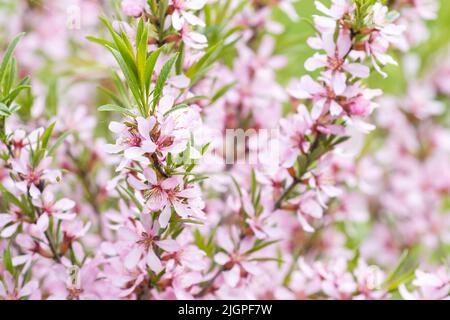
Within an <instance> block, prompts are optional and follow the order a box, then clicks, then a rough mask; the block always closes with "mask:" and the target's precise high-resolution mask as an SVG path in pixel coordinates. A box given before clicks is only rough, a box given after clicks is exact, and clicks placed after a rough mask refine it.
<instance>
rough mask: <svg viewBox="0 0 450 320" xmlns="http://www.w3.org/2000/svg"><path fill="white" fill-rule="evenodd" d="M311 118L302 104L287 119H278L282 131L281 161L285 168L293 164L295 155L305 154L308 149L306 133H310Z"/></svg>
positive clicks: (295, 158) (308, 143)
mask: <svg viewBox="0 0 450 320" xmlns="http://www.w3.org/2000/svg"><path fill="white" fill-rule="evenodd" d="M312 124H313V122H312V119H311V117H310V115H309V113H308V110H307V109H306V107H305V106H304V105H300V106H299V107H298V112H297V113H295V114H293V115H290V116H289V117H288V118H287V119H281V120H280V129H281V131H282V134H283V135H282V139H283V140H284V142H285V144H282V145H281V147H282V150H283V151H282V154H281V163H282V164H283V166H284V167H285V168H290V167H292V166H293V165H294V163H295V161H296V160H297V157H298V156H299V155H301V154H306V153H307V152H308V151H309V147H310V142H309V141H308V139H307V135H308V134H310V133H311V127H312Z"/></svg>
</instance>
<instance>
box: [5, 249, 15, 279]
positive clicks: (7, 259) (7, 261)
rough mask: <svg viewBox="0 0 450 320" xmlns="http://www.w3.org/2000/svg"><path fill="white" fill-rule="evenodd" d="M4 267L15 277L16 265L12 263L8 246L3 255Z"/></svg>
mask: <svg viewBox="0 0 450 320" xmlns="http://www.w3.org/2000/svg"><path fill="white" fill-rule="evenodd" d="M3 265H4V266H5V269H6V270H8V272H9V273H10V274H12V275H14V265H13V262H12V257H11V248H10V246H7V248H6V250H5V251H4V253H3Z"/></svg>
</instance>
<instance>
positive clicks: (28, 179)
mask: <svg viewBox="0 0 450 320" xmlns="http://www.w3.org/2000/svg"><path fill="white" fill-rule="evenodd" d="M51 162H52V158H51V157H45V158H44V159H42V161H40V162H39V163H38V164H37V165H36V166H33V165H32V164H31V163H30V154H29V152H28V151H26V150H22V152H21V154H20V158H19V159H13V160H11V165H12V170H13V172H14V173H16V174H17V176H18V179H19V181H18V182H16V183H15V187H16V188H17V189H18V190H19V191H20V192H22V193H27V192H28V191H29V192H30V195H31V196H32V197H36V196H37V195H39V194H40V191H39V189H38V187H41V183H43V182H45V181H47V182H50V183H54V182H56V181H57V180H59V179H60V178H59V177H60V172H59V171H57V170H51V169H49V167H50V164H51Z"/></svg>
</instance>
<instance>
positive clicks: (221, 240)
mask: <svg viewBox="0 0 450 320" xmlns="http://www.w3.org/2000/svg"><path fill="white" fill-rule="evenodd" d="M217 241H218V244H219V246H220V247H221V248H222V249H223V251H220V252H219V253H216V254H215V256H214V261H215V262H216V263H217V264H219V265H221V266H223V267H224V271H223V277H224V279H225V283H226V284H227V285H229V286H230V287H236V286H237V285H238V283H239V280H240V279H241V278H246V277H247V275H248V274H253V275H255V274H256V273H257V269H256V265H255V262H253V261H251V257H250V256H249V254H247V251H248V250H250V249H251V248H252V247H253V244H254V241H255V240H254V238H248V237H247V238H244V239H242V240H239V241H238V236H237V230H236V229H234V230H230V232H227V231H226V230H225V229H224V228H221V229H219V230H218V231H217Z"/></svg>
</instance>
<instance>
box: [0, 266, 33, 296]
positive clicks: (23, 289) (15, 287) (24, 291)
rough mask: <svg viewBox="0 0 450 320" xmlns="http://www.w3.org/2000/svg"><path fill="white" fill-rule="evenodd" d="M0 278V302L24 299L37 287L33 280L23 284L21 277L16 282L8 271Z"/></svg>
mask: <svg viewBox="0 0 450 320" xmlns="http://www.w3.org/2000/svg"><path fill="white" fill-rule="evenodd" d="M1 278H2V279H3V281H1V280H0V298H1V299H0V300H20V299H24V298H27V297H30V296H31V295H32V294H33V293H35V292H36V290H38V287H39V283H38V282H37V281H35V280H32V281H29V282H27V283H24V279H23V276H20V277H19V279H18V280H17V281H16V280H15V279H14V277H13V276H12V275H11V274H10V273H9V272H8V271H3V274H2V277H1Z"/></svg>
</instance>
